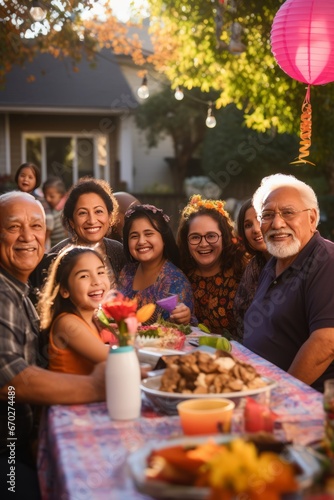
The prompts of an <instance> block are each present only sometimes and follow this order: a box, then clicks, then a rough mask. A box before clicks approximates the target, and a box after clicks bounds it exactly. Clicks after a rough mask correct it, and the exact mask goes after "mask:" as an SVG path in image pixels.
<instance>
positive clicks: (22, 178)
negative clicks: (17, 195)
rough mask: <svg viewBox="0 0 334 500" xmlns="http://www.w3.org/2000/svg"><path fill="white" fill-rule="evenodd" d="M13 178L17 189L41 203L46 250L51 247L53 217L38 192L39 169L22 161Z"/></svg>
mask: <svg viewBox="0 0 334 500" xmlns="http://www.w3.org/2000/svg"><path fill="white" fill-rule="evenodd" d="M14 180H15V182H16V184H17V188H18V189H19V191H22V192H23V193H30V194H32V196H34V198H36V200H38V201H40V202H41V204H42V205H43V208H44V212H45V218H46V240H45V248H46V250H49V249H50V248H51V247H50V234H51V231H52V230H53V217H52V214H51V208H50V207H49V204H48V203H47V202H46V200H45V198H44V197H43V196H42V195H41V194H40V193H39V192H38V188H39V186H40V184H41V171H40V169H39V168H38V167H37V166H36V165H35V164H34V163H31V162H28V163H22V164H21V165H20V166H19V168H18V169H17V171H16V173H15V177H14Z"/></svg>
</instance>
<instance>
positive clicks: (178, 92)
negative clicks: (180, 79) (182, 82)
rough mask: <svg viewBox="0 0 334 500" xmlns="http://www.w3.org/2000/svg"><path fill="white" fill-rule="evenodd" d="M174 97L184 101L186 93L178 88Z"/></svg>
mask: <svg viewBox="0 0 334 500" xmlns="http://www.w3.org/2000/svg"><path fill="white" fill-rule="evenodd" d="M174 97H175V99H176V100H177V101H182V99H183V98H184V93H183V92H182V90H181V89H180V87H179V86H177V87H176V90H175V94H174Z"/></svg>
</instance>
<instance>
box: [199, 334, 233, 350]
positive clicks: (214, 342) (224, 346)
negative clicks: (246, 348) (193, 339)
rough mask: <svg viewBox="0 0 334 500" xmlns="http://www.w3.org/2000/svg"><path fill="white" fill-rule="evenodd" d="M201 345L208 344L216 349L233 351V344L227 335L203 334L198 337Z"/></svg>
mask: <svg viewBox="0 0 334 500" xmlns="http://www.w3.org/2000/svg"><path fill="white" fill-rule="evenodd" d="M198 343H199V345H208V346H210V347H214V348H215V349H219V350H221V351H227V352H231V351H232V345H231V343H230V342H229V340H227V338H225V337H209V336H203V337H199V339H198Z"/></svg>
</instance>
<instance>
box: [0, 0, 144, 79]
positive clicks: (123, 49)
mask: <svg viewBox="0 0 334 500" xmlns="http://www.w3.org/2000/svg"><path fill="white" fill-rule="evenodd" d="M44 5H45V6H46V7H47V16H46V19H45V20H43V21H42V22H34V21H33V19H32V18H31V16H30V13H29V10H30V7H31V1H30V0H10V1H8V0H0V22H1V30H0V83H2V85H5V77H6V73H8V72H9V71H10V69H11V67H12V66H13V65H14V64H21V65H22V64H24V63H25V62H26V61H29V60H32V59H33V58H34V57H35V56H36V55H37V54H39V53H41V52H47V53H50V54H52V55H53V56H54V57H58V58H63V57H70V58H71V59H72V61H73V70H74V71H76V70H77V67H76V63H77V62H78V61H80V60H81V58H82V57H83V56H84V55H85V57H86V58H87V59H90V60H92V61H93V60H94V59H95V56H96V52H97V51H98V50H99V49H100V48H101V47H107V48H111V49H112V50H113V51H114V52H115V53H116V54H119V53H122V54H131V55H132V57H133V59H134V60H135V61H136V63H137V64H143V62H144V58H143V55H142V51H141V42H140V41H139V39H138V36H137V35H136V34H133V35H130V34H129V32H128V26H126V25H124V24H122V23H120V22H119V21H118V20H117V19H116V17H115V16H114V15H113V12H112V9H111V8H110V6H109V5H108V0H101V1H99V5H100V7H101V9H102V10H101V12H102V13H103V14H101V13H100V14H93V13H92V14H91V15H89V13H90V12H91V11H92V9H93V7H94V5H96V0H50V1H49V2H44ZM31 78H32V79H33V78H34V76H33V75H31Z"/></svg>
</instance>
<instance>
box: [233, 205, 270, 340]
mask: <svg viewBox="0 0 334 500" xmlns="http://www.w3.org/2000/svg"><path fill="white" fill-rule="evenodd" d="M237 231H238V235H239V237H240V238H241V240H242V242H243V244H244V246H245V249H246V251H247V252H248V254H249V255H250V256H251V257H252V258H251V260H250V262H249V264H248V265H247V266H246V269H245V272H244V274H243V276H242V278H241V281H240V283H239V286H238V289H237V293H236V295H235V297H234V303H233V312H234V317H235V320H236V323H237V329H238V335H239V337H240V339H241V338H242V337H243V332H244V316H245V313H246V311H247V309H248V307H249V306H250V304H251V302H252V300H253V298H254V295H255V292H256V289H257V285H258V281H259V276H260V274H261V271H262V269H263V268H264V266H265V265H266V263H267V261H268V260H269V258H270V255H269V253H268V251H267V245H266V243H265V241H264V238H263V235H262V232H261V226H260V221H259V220H258V217H257V215H256V212H255V209H254V207H253V205H252V200H251V199H249V200H246V201H245V203H244V204H243V205H242V206H241V208H240V211H239V214H238V219H237Z"/></svg>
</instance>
